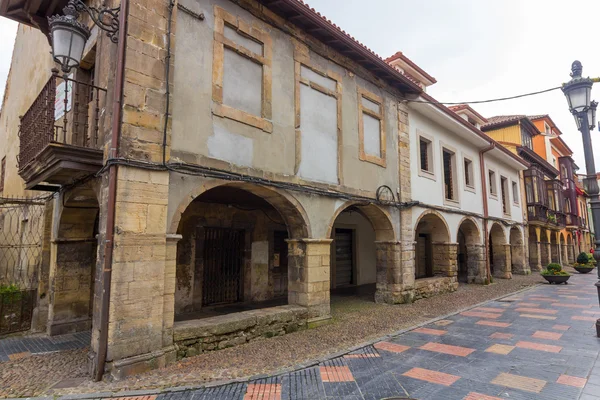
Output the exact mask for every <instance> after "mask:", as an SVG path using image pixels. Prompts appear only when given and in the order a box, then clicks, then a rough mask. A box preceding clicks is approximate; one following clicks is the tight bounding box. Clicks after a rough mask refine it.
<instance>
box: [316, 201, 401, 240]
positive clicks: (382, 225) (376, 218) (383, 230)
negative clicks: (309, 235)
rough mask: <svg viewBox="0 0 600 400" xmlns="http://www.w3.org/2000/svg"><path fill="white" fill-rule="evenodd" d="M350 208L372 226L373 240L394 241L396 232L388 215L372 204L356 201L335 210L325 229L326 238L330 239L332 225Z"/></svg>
mask: <svg viewBox="0 0 600 400" xmlns="http://www.w3.org/2000/svg"><path fill="white" fill-rule="evenodd" d="M350 208H353V209H356V211H357V212H359V213H361V214H362V215H363V216H364V217H365V218H366V219H367V220H369V222H370V223H371V225H372V226H373V230H374V231H375V238H376V240H377V241H378V242H384V241H390V242H391V241H395V240H396V232H395V230H394V225H393V224H392V217H391V216H390V214H389V213H388V212H387V211H386V210H384V209H382V208H381V207H379V206H376V205H374V204H367V205H362V203H360V202H357V201H348V202H346V203H344V204H343V205H342V206H340V207H338V208H337V210H335V212H334V214H333V216H332V217H331V220H330V222H329V228H328V229H327V236H326V237H328V238H329V237H331V234H332V232H333V225H334V222H335V220H336V219H337V218H338V216H339V215H340V214H341V213H342V212H344V211H346V210H348V209H350Z"/></svg>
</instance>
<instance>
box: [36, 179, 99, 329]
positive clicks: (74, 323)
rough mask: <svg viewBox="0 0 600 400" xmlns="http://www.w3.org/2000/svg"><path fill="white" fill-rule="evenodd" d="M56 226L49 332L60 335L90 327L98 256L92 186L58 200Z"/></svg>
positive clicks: (52, 248)
mask: <svg viewBox="0 0 600 400" xmlns="http://www.w3.org/2000/svg"><path fill="white" fill-rule="evenodd" d="M58 199H59V201H60V202H61V203H60V205H59V223H58V227H57V230H56V233H55V238H54V240H53V242H52V245H51V251H53V252H55V254H56V256H55V257H53V258H52V261H51V263H50V274H49V275H50V281H51V284H50V290H51V293H52V295H51V296H50V299H51V300H50V303H49V310H48V311H49V312H48V332H49V334H51V335H59V334H64V333H69V332H79V331H85V330H89V329H90V328H91V326H92V314H93V304H94V301H95V300H94V299H95V290H94V288H95V281H96V261H97V253H98V240H97V235H98V228H99V213H100V209H99V204H98V198H97V193H96V191H95V190H94V187H93V186H92V185H91V184H87V185H82V186H79V187H77V188H75V189H73V190H70V191H68V192H67V193H64V194H61V195H60V196H59V197H58Z"/></svg>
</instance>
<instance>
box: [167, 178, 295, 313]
mask: <svg viewBox="0 0 600 400" xmlns="http://www.w3.org/2000/svg"><path fill="white" fill-rule="evenodd" d="M273 204H275V205H277V208H276V207H274V205H273ZM177 233H179V234H180V235H181V236H182V239H181V240H180V241H179V242H178V244H177V262H176V288H175V320H189V319H199V318H206V317H212V316H216V315H223V314H229V313H233V312H240V311H246V310H252V309H257V308H265V307H272V306H277V305H284V304H287V303H288V295H289V290H288V289H289V282H290V279H292V280H294V276H295V275H297V271H294V268H292V267H297V266H298V264H299V263H300V262H299V261H298V260H296V259H295V258H294V257H293V256H291V255H290V251H289V250H288V247H289V244H288V242H287V241H288V239H301V238H304V237H306V234H307V227H306V225H305V224H304V221H303V218H302V216H301V215H300V212H299V210H297V209H296V208H295V207H294V205H292V204H291V203H289V202H288V201H287V200H285V199H284V198H283V196H281V195H278V194H277V193H275V192H272V191H270V190H268V189H265V188H262V187H260V186H253V185H248V184H229V185H222V186H217V187H214V188H212V189H210V190H208V191H206V192H204V193H202V194H201V195H200V196H198V197H197V198H195V199H194V200H193V201H192V202H191V203H190V204H189V205H188V207H187V208H186V209H185V211H184V212H183V214H182V215H181V218H180V221H179V228H178V231H177ZM291 264H292V265H291Z"/></svg>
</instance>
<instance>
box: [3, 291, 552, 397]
mask: <svg viewBox="0 0 600 400" xmlns="http://www.w3.org/2000/svg"><path fill="white" fill-rule="evenodd" d="M540 285H543V283H537V284H535V285H532V286H529V287H526V288H524V289H521V290H517V291H516V292H512V293H509V294H505V295H502V296H498V297H495V298H493V299H489V300H486V301H483V302H481V303H477V304H474V305H472V306H469V307H465V308H462V309H460V310H457V311H454V312H451V313H449V314H446V315H442V316H439V317H435V318H432V319H430V320H427V321H425V322H422V323H420V324H417V325H413V326H411V327H409V328H405V329H401V330H398V331H395V332H393V333H390V334H388V335H385V336H382V337H379V338H377V339H375V340H370V341H367V342H363V343H360V344H358V345H356V346H353V347H351V348H348V349H345V350H342V351H338V352H335V353H330V354H328V355H326V356H324V357H320V358H316V359H313V360H310V361H307V362H304V363H302V364H296V365H294V366H292V367H287V368H283V369H280V370H278V371H275V372H273V373H270V374H259V375H253V376H250V377H244V378H237V379H229V380H222V381H215V382H211V383H208V384H202V385H189V386H174V387H170V388H164V389H148V390H144V389H141V390H131V391H124V392H99V393H85V394H72V395H65V396H60V397H54V398H53V397H31V398H27V399H28V400H29V399H31V400H54V399H57V400H89V399H98V398H102V399H106V398H118V397H129V396H152V395H158V394H165V393H174V392H183V391H186V390H198V389H205V388H212V387H217V386H225V385H231V384H236V383H237V384H239V383H246V382H251V381H255V380H258V379H264V378H268V377H275V376H279V375H283V374H288V373H290V372H296V371H299V370H301V369H305V368H310V367H313V366H315V365H319V364H320V363H322V362H324V361H328V360H332V359H334V358H338V357H342V356H344V355H346V354H348V353H352V352H353V351H357V350H360V349H362V348H364V347H367V346H371V345H373V344H374V343H377V342H381V341H382V340H387V339H390V338H394V337H396V336H400V335H402V334H404V333H406V332H410V331H412V330H415V329H417V328H421V327H423V326H425V325H429V324H432V323H434V322H436V321H439V320H442V319H446V318H449V317H452V316H454V315H457V314H460V313H461V312H465V311H468V310H471V309H473V308H476V307H480V306H482V305H484V304H487V303H490V302H492V301H499V300H502V299H504V298H507V297H512V296H515V295H518V294H520V293H523V292H527V291H529V290H532V289H534V288H536V287H538V286H540ZM7 400H23V398H19V399H7Z"/></svg>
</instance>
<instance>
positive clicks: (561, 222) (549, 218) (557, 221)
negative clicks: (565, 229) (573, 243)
mask: <svg viewBox="0 0 600 400" xmlns="http://www.w3.org/2000/svg"><path fill="white" fill-rule="evenodd" d="M527 218H528V220H529V221H539V222H543V223H547V224H550V225H556V226H565V225H566V223H567V215H566V214H565V213H563V212H560V211H555V210H552V209H550V207H548V206H545V205H543V204H540V203H533V204H531V203H529V204H527Z"/></svg>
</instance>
